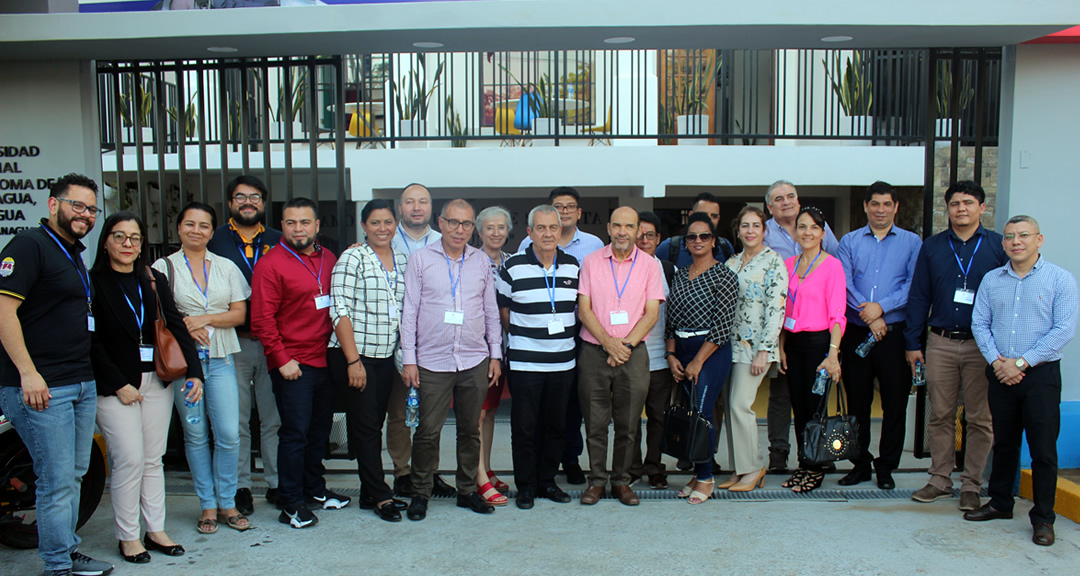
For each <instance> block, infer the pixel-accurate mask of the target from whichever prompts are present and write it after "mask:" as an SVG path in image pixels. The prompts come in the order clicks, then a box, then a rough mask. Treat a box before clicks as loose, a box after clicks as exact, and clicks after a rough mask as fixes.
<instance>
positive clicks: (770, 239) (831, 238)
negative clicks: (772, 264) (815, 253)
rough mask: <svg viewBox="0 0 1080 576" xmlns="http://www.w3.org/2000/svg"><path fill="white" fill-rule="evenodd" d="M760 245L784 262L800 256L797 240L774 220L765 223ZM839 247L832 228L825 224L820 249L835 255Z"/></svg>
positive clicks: (770, 219) (800, 251)
mask: <svg viewBox="0 0 1080 576" xmlns="http://www.w3.org/2000/svg"><path fill="white" fill-rule="evenodd" d="M762 243H763V244H765V245H766V246H768V247H769V248H772V249H773V251H774V252H776V253H777V254H779V255H780V257H781V258H783V259H784V261H785V262H786V261H787V259H788V258H791V257H792V256H801V255H802V245H800V244H799V242H798V241H797V240H795V239H794V238H792V237H791V234H788V231H787V229H786V228H784V227H783V226H781V225H780V223H779V222H777V221H776V218H769V219H768V220H766V221H765V239H764V240H762ZM839 246H840V243H839V242H837V241H836V236H835V235H834V234H833V231H832V228H829V223H828V222H826V223H825V240H824V243H823V244H822V248H824V249H825V251H826V252H828V253H829V254H833V255H835V254H836V249H837V248H838V247H839Z"/></svg>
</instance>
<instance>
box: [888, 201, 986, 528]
mask: <svg viewBox="0 0 1080 576" xmlns="http://www.w3.org/2000/svg"><path fill="white" fill-rule="evenodd" d="M945 205H946V206H947V207H948V210H949V229H948V230H945V231H944V232H941V233H938V234H935V235H933V236H931V237H930V238H927V239H926V241H925V242H923V246H922V250H920V251H919V259H918V261H917V262H916V263H915V275H914V277H913V278H912V279H911V291H910V292H909V294H908V306H907V328H906V329H905V330H904V340H905V346H906V348H907V353H906V356H907V361H908V364H910V366H911V373H912V374H913V375H914V373H915V366H916V364H919V363H921V364H922V365H923V366H925V367H926V385H927V394H928V396H929V398H930V422H929V423H928V424H927V430H928V433H929V437H930V482H929V483H928V484H927V485H926V486H924V487H923V488H920V489H919V490H916V491H915V493H914V494H912V495H911V497H912V499H914V500H916V501H918V502H933V501H935V500H940V499H942V498H949V497H951V496H952V478H950V475H951V474H952V471H953V468H954V467H955V465H956V410H957V401H958V399H959V396H960V392H961V390H962V391H963V394H964V417H965V418H966V420H967V427H966V431H967V449H966V451H965V454H964V472H963V474H961V475H960V479H961V482H962V484H961V486H960V509H961V510H964V511H970V510H975V509H976V508H978V507H979V490H980V489H981V488H982V478H983V470H984V469H985V468H986V460H987V457H988V456H989V454H990V447H991V446H992V445H993V440H994V435H993V431H992V430H991V424H990V407H989V405H988V403H987V396H986V393H987V385H988V383H987V380H986V373H985V371H984V370H985V368H986V360H984V359H983V357H982V354H981V353H980V352H979V346H978V345H977V344H976V343H975V339H974V337H973V335H972V333H971V312H972V308H973V306H974V304H975V294H976V292H977V291H978V290H979V284H980V283H981V282H982V278H983V276H984V275H985V274H986V273H987V272H989V271H990V270H993V269H994V268H998V267H1000V266H1001V265H1003V264H1004V263H1005V262H1006V261H1007V258H1006V257H1005V250H1004V249H1003V248H1002V246H1001V234H998V233H997V232H994V231H992V230H987V229H986V228H983V227H982V225H981V224H980V223H979V218H980V217H981V216H982V214H983V212H985V211H986V193H985V192H983V189H982V187H981V186H979V185H978V184H976V183H974V182H972V181H970V180H961V181H959V182H957V183H955V184H953V185H952V186H949V189H948V190H946V191H945ZM927 326H929V327H930V334H929V335H928V336H927V335H926V327H927ZM924 336H926V355H925V356H924V355H923V352H922V344H921V342H922V339H923V337H924Z"/></svg>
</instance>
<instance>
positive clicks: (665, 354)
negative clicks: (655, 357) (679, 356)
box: [664, 350, 675, 360]
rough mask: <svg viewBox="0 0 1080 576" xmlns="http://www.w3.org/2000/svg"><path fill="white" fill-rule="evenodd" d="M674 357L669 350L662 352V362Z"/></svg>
mask: <svg viewBox="0 0 1080 576" xmlns="http://www.w3.org/2000/svg"><path fill="white" fill-rule="evenodd" d="M674 355H675V353H674V352H672V351H671V350H665V351H664V360H667V359H668V358H671V357H672V356H674Z"/></svg>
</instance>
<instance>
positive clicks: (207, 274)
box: [180, 250, 210, 313]
mask: <svg viewBox="0 0 1080 576" xmlns="http://www.w3.org/2000/svg"><path fill="white" fill-rule="evenodd" d="M180 254H181V255H182V256H183V257H184V263H185V264H187V269H188V272H191V281H192V282H194V283H195V287H196V288H198V289H199V292H202V295H203V301H204V302H205V306H204V307H205V308H206V311H207V313H209V312H210V271H209V270H207V268H206V258H203V263H202V270H203V278H204V279H205V280H206V285H205V286H199V281H198V280H196V279H195V271H194V270H192V269H191V261H190V260H188V257H187V254H184V251H183V250H181V251H180Z"/></svg>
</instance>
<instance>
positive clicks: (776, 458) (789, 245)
mask: <svg viewBox="0 0 1080 576" xmlns="http://www.w3.org/2000/svg"><path fill="white" fill-rule="evenodd" d="M765 205H766V206H767V207H768V208H769V213H770V214H772V218H770V219H769V220H768V221H767V222H765V240H764V243H765V245H766V246H768V247H769V248H772V249H773V251H774V252H776V253H777V254H779V255H780V257H781V258H783V259H784V260H785V261H786V260H787V259H788V258H791V257H792V256H799V255H801V254H802V247H801V246H799V242H798V241H797V240H796V239H795V220H796V218H798V216H799V209H800V208H801V206H799V192H798V190H796V189H795V185H794V184H792V183H791V182H789V181H787V180H777V181H776V182H773V183H772V184H771V185H769V189H768V191H766V192H765ZM839 246H840V243H839V242H837V241H836V236H834V235H833V231H832V229H831V228H829V224H828V223H827V222H826V223H825V238H824V240H822V248H823V249H824V250H825V252H826V253H828V254H832V255H834V256H835V255H836V251H837V249H838V248H839ZM777 366H778V364H773V368H772V370H771V371H770V372H769V419H768V422H769V470H775V471H784V470H786V469H787V461H788V454H789V453H790V451H791V442H790V436H791V397H790V396H789V395H788V385H787V376H785V375H784V374H780V373H779V371H778V370H777Z"/></svg>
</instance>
